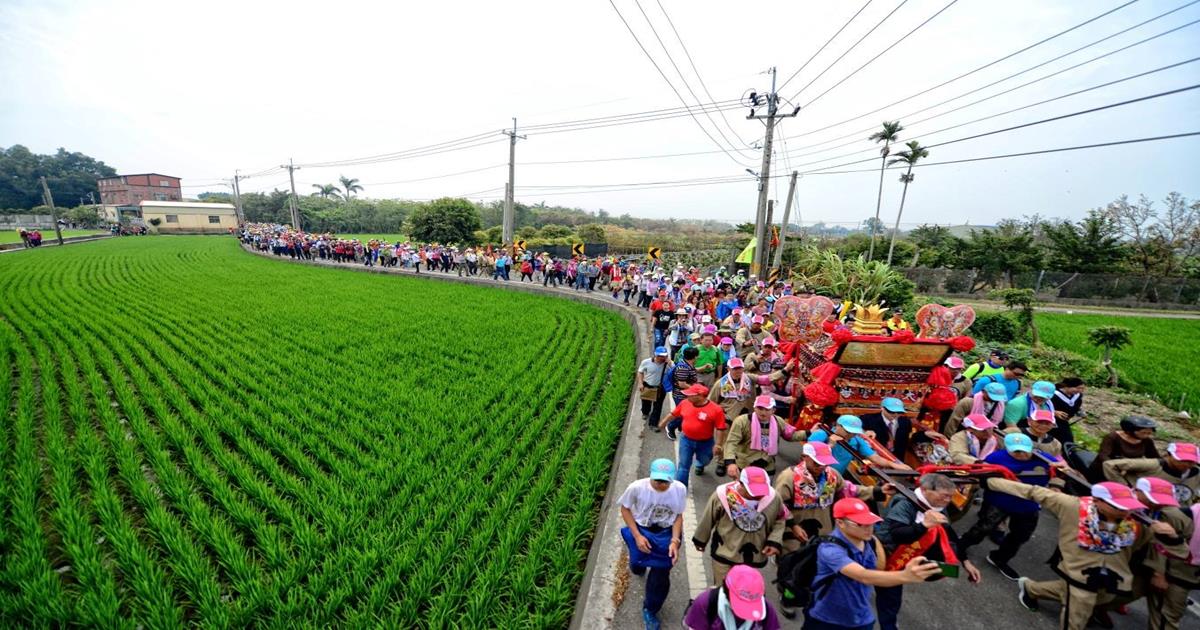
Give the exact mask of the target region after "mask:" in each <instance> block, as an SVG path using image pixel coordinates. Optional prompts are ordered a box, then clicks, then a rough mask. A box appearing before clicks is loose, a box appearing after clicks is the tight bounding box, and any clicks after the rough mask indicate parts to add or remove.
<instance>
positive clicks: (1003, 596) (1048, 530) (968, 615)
mask: <svg viewBox="0 0 1200 630" xmlns="http://www.w3.org/2000/svg"><path fill="white" fill-rule="evenodd" d="M644 431H646V434H645V440H644V441H643V442H642V449H641V461H642V465H643V467H646V466H649V462H650V461H652V460H653V459H655V458H658V457H670V458H672V459H673V458H674V448H675V443H674V442H671V441H670V440H668V439H667V437H666V433H665V432H664V433H651V432H649V431H648V430H645V429H644ZM800 455H801V452H800V447H799V445H796V444H791V443H784V444H783V446H782V448H781V454H780V456H781V458H782V462H781V463H782V464H784V465H792V464H794V463H795V462H796V461H797V460H798V459H799V457H800ZM712 468H713V465H712V464H709V467H708V469H707V473H706V474H705V475H704V476H701V477H696V476H694V475H693V476H692V479H691V482H690V486H689V493H690V495H691V496H690V499H691V500H690V501H689V507H691V508H692V509H693V510H697V511H696V512H694V516H695V517H699V516H700V514H699V511H698V508H696V507H694V506H695V505H696V504H699V505H700V506H703V505H704V502H705V500H707V498H708V496H709V495H710V494H711V493H712V491H713V490H714V489H715V488H716V486H717V485H718V484H720V483H725V482H727V481H728V478H726V477H716V476H714V475H713V474H712ZM684 518H685V527H684V541H685V543H686V542H687V541H689V540H690V539H691V536H692V529H691V528H690V527H688V516H687V515H685V517H684ZM693 522H694V521H693ZM974 522H975V513H974V511H972V513H970V514H968V515H967V516H965V517H963V519H961V520H960V521H958V523H956V527H957V529H958V531H959V532H960V533H961V532H965V531H966V529H967V528H968V527H970V526H971V524H972V523H974ZM1056 527H1057V523H1056V522H1055V520H1054V518H1053V517H1051V516H1043V517H1042V519H1041V521H1040V523H1039V524H1038V530H1037V532H1036V533H1035V534H1034V537H1033V539H1032V540H1030V541H1029V542H1028V543H1026V545H1025V546H1024V547H1023V548H1022V550H1021V553H1020V554H1019V555H1018V557H1017V558H1016V559H1015V560H1014V561H1013V562H1012V565H1013V566H1014V567H1015V568H1016V569H1017V570H1018V571H1020V572H1021V574H1022V575H1025V576H1027V577H1029V578H1031V579H1049V578H1051V577H1053V576H1054V574H1053V573H1052V572H1051V570H1050V568H1049V567H1048V566H1047V565H1046V559H1047V558H1049V557H1050V554H1051V552H1052V551H1053V547H1054V540H1055V531H1056ZM992 548H993V547H992V544H991V543H990V542H988V541H984V542H983V543H982V544H980V545H978V546H977V547H975V548H974V549H972V550H971V557H972V560H973V561H975V562H976V565H977V566H979V569H980V572H981V573H982V574H983V581H982V582H981V583H980V584H978V585H976V586H972V585H971V584H969V583H968V582H967V581H966V579H965V578H963V579H960V580H941V581H939V582H933V583H927V584H920V585H916V586H908V587H905V589H904V590H905V593H904V607H903V609H901V614H900V626H901V627H902V628H909V629H926V628H928V629H942V628H954V629H960V630H967V629H975V628H1022V629H1023V630H1055V629H1056V628H1058V611H1059V606H1058V604H1056V603H1054V602H1041V610H1040V611H1038V612H1036V613H1034V612H1030V611H1028V610H1025V609H1024V608H1022V607H1021V605H1020V604H1019V603H1018V602H1017V583H1016V582H1013V581H1010V580H1008V579H1007V578H1005V577H1004V576H1002V575H1000V573H999V572H997V571H996V570H995V569H993V568H992V567H991V565H989V564H987V562H986V561H985V560H984V555H985V554H986V553H987V552H988V551H990V550H991V549H992ZM685 549H691V552H689V553H688V554H686V555H685V556H684V557H683V558H681V559H680V561H679V564H677V565H676V566H675V568H674V569H673V570H672V574H671V595H670V597H669V599H668V600H667V603H666V604H665V606H664V607H663V610H662V612H661V614H660V619H661V620H662V622H663V626H664V627H666V628H678V627H680V620H681V619H682V617H683V613H684V611H685V609H686V607H687V604H688V601H689V599H690V595H691V592H692V590H701V589H703V588H707V586H708V580H709V579H710V578H709V577H708V576H709V575H711V573H710V572H709V566H708V562H709V561H708V559H707V558H704V559H702V560H700V559H699V554H698V553H696V552H695V550H694V548H692V547H691V545H690V544H685ZM697 560H700V561H699V562H697ZM698 568H702V569H703V571H702V572H699V571H697V569H698ZM701 573H702V575H703V578H701V579H702V583H697V579H698V576H699V575H700V574H701ZM774 573H775V571H774V568H773V567H768V568H767V569H766V575H765V577H766V578H767V580H768V585H767V589H768V596H769V597H770V598H771V600H772V601H775V602H777V601H778V597H777V595H776V593H775V591H774V585H772V584H770V583H769V582H770V580H771V579H773V578H774ZM689 574H692V575H691V579H689ZM642 584H643V579H642V578H638V577H631V578H630V581H629V589H628V591H627V593H626V595H625V599H624V601H623V602H622V604H621V607H620V608H619V609H618V610H617V615H616V617H615V618H614V619H613V627H614V628H621V629H631V628H641V627H643V624H642V618H641V614H642V613H641V603H642V593H643V591H642V588H643V587H642ZM1194 598H1195V599H1200V597H1195V596H1194ZM1112 618H1113V621H1114V622H1115V627H1116V628H1121V629H1129V630H1132V629H1142V628H1145V627H1146V607H1145V600H1142V601H1139V602H1137V603H1135V604H1134V605H1132V606H1131V607H1130V612H1129V614H1128V615H1113V616H1112ZM781 621H783V622H784V623H783V625H784V627H787V628H799V627H800V626H801V625H802V618H800V619H797V620H795V621H788V620H786V619H781ZM1182 627H1183V628H1184V629H1185V630H1200V617H1198V616H1196V615H1195V614H1194V613H1189V614H1188V615H1187V616H1186V618H1185V620H1184V623H1183V626H1182Z"/></svg>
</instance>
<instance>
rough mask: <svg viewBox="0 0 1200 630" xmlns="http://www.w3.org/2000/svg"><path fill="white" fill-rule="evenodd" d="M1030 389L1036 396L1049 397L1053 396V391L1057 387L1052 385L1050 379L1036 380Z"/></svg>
mask: <svg viewBox="0 0 1200 630" xmlns="http://www.w3.org/2000/svg"><path fill="white" fill-rule="evenodd" d="M1030 391H1031V392H1032V393H1033V395H1034V396H1037V397H1038V398H1051V397H1053V396H1054V392H1055V391H1057V388H1056V387H1054V383H1051V382H1050V381H1038V382H1036V383H1034V384H1033V387H1031V388H1030Z"/></svg>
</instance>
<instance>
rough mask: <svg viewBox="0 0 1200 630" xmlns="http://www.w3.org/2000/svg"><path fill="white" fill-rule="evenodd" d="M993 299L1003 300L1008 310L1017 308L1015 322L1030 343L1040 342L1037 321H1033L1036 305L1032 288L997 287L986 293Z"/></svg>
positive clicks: (1035, 296) (1035, 297)
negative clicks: (1026, 334) (1027, 335)
mask: <svg viewBox="0 0 1200 630" xmlns="http://www.w3.org/2000/svg"><path fill="white" fill-rule="evenodd" d="M988 297H990V298H992V299H993V300H1000V301H1002V302H1004V306H1005V307H1007V308H1008V309H1009V310H1012V309H1016V310H1017V323H1018V324H1020V325H1021V327H1022V328H1023V329H1024V330H1022V332H1023V333H1028V334H1029V339H1030V345H1033V346H1036V345H1038V344H1040V343H1041V337H1040V335H1039V334H1038V328H1037V322H1036V321H1034V317H1033V316H1034V308H1035V307H1036V306H1037V305H1038V300H1037V295H1036V294H1035V293H1034V292H1033V289H997V290H995V291H992V292H991V293H989V294H988Z"/></svg>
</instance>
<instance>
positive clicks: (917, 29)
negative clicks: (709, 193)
mask: <svg viewBox="0 0 1200 630" xmlns="http://www.w3.org/2000/svg"><path fill="white" fill-rule="evenodd" d="M1135 1H1136V0H1135ZM957 2H958V0H950V2H949V4H947V5H946V6H944V7H942V8H941V9H939V10H938V12H937V13H934V14H933V15H931V16H929V17H928V18H926V19H925V21H924V22H921V23H920V24H918V25H917V26H916V28H914V29H912V30H911V31H909V32H907V33H905V34H904V35H903V36H901V37H900V39H897V40H896V41H894V42H892V44H891V45H890V46H888V47H887V48H884V49H883V50H881V51H879V53H878V54H876V55H875V56H874V57H871V58H870V59H868V60H867V62H866V63H864V64H863V65H861V66H859V67H857V68H855V69H854V71H853V72H851V73H850V74H848V75H846V76H845V77H842V80H841V81H838V82H837V83H834V84H833V85H831V86H829V87H828V88H827V89H826V90H825V91H824V92H821V93H820V94H818V95H816V97H814V98H813V99H812V100H810V101H809V102H807V103H805V104H804V107H808V106H810V105H812V104H813V103H815V102H817V101H818V100H820V99H821V97H822V96H825V95H826V94H828V93H830V92H832V91H833V90H834V88H836V87H837V86H839V85H841V84H843V83H845V82H846V81H848V80H849V79H850V77H853V76H854V75H856V74H858V73H859V71H861V70H862V69H863V68H866V67H867V66H869V65H871V64H872V63H874V62H875V60H876V59H879V58H880V57H882V56H883V55H884V54H886V53H887V52H888V51H889V50H891V49H893V48H895V47H896V46H897V45H899V44H900V42H902V41H904V40H906V39H908V37H909V36H910V35H912V34H913V33H916V32H917V31H919V30H921V28H922V27H923V26H925V25H926V24H929V23H930V22H932V21H933V20H934V18H936V17H937V16H939V15H941V14H942V13H944V12H945V11H946V9H949V8H950V7H952V6H954V5H955V4H956V3H957Z"/></svg>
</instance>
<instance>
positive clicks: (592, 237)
mask: <svg viewBox="0 0 1200 630" xmlns="http://www.w3.org/2000/svg"><path fill="white" fill-rule="evenodd" d="M575 234H576V235H577V236H579V238H580V240H582V241H583V242H585V243H607V242H608V233H607V232H605V231H604V226H603V225H600V224H599V223H588V224H586V225H581V226H579V227H578V228H577V229H576V230H575Z"/></svg>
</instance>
